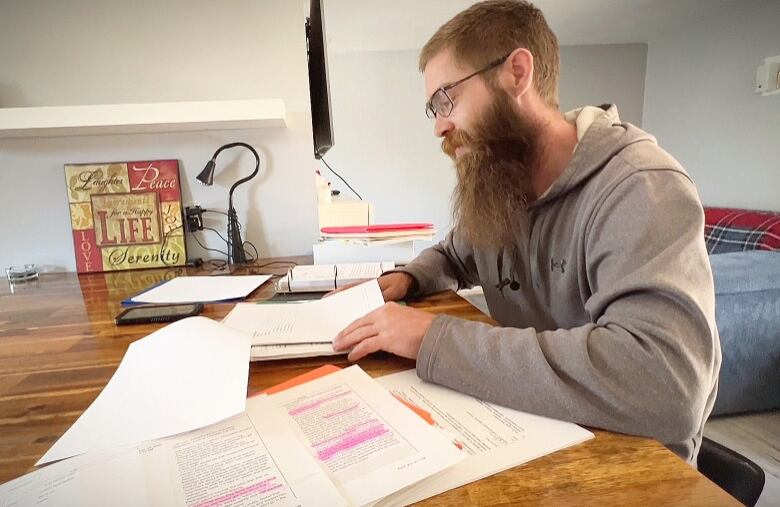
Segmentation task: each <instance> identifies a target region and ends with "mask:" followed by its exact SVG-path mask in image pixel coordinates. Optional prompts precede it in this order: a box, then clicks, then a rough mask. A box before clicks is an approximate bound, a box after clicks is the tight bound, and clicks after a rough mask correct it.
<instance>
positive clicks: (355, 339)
mask: <svg viewBox="0 0 780 507" xmlns="http://www.w3.org/2000/svg"><path fill="white" fill-rule="evenodd" d="M377 334H379V332H378V331H377V329H376V327H374V326H373V325H371V324H367V325H365V326H362V327H359V328H357V329H355V330H354V331H352V332H350V333H348V334H344V335H341V337H340V338H338V339H336V340H333V350H347V349H351V348H352V347H354V346H355V345H357V344H359V343H360V342H362V341H364V340H365V339H367V338H370V337H372V336H376V335H377Z"/></svg>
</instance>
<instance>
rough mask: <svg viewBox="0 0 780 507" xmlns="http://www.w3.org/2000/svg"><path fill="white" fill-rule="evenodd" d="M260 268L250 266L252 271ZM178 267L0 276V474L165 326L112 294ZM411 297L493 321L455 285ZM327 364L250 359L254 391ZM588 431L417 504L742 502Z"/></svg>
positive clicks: (50, 435)
mask: <svg viewBox="0 0 780 507" xmlns="http://www.w3.org/2000/svg"><path fill="white" fill-rule="evenodd" d="M276 267H279V266H276ZM270 268H273V266H268V267H267V268H266V270H267V269H270ZM266 270H263V269H260V268H249V270H248V272H267V271H266ZM281 271H284V270H283V269H282V270H281ZM243 272H247V270H244V271H243ZM185 273H186V272H185V270H184V269H166V270H145V271H135V272H120V273H110V274H90V275H80V276H77V275H75V274H73V273H66V274H46V275H42V276H41V277H40V279H39V280H38V281H36V282H31V283H27V284H22V285H16V286H14V287H13V288H12V287H10V286H9V285H8V284H7V283H5V282H2V283H0V483H2V482H5V481H8V480H10V479H13V478H15V477H18V476H20V475H22V474H24V473H26V472H28V471H30V469H31V467H32V466H33V464H34V463H35V461H37V460H38V459H39V458H40V457H41V456H42V455H43V454H44V452H45V451H46V450H47V449H48V448H49V447H50V446H51V445H52V444H53V443H54V442H55V441H56V440H57V438H59V437H60V436H61V435H62V434H63V433H64V432H65V431H66V430H67V429H68V428H69V427H70V425H71V424H73V422H74V421H75V420H76V419H77V418H78V416H79V415H80V414H81V413H82V412H83V411H84V410H85V409H86V408H87V407H88V406H89V405H90V404H91V403H92V401H94V399H95V398H96V397H97V395H98V393H100V391H101V389H103V387H104V386H105V385H106V383H107V382H108V380H109V378H110V377H111V375H112V374H113V373H114V371H115V370H116V368H117V366H118V365H119V362H120V361H121V359H122V356H123V355H124V353H125V351H126V350H127V346H128V345H129V344H130V343H131V342H133V341H134V340H137V339H139V338H142V337H143V336H146V335H147V334H149V333H151V332H152V331H154V330H155V329H158V328H159V327H160V325H151V324H150V325H135V326H122V327H117V326H115V325H114V316H115V315H116V314H117V313H119V311H120V310H121V307H120V304H119V301H121V300H122V299H123V298H125V297H127V296H130V295H133V294H135V293H137V292H139V291H140V290H142V289H144V288H146V287H148V286H149V285H151V284H152V283H155V282H157V281H160V280H162V279H169V278H173V277H175V276H178V275H181V274H185ZM12 289H13V290H12ZM271 295H272V288H271V286H270V284H266V285H265V286H263V287H261V288H260V289H259V290H258V291H256V292H255V293H254V294H253V295H252V296H251V298H250V299H251V300H263V299H266V298H268V297H270V296H271ZM410 304H411V305H412V306H415V307H418V308H422V309H425V310H426V311H431V312H436V313H449V314H454V315H457V316H460V317H463V318H467V319H474V320H482V321H485V322H491V321H490V319H489V318H488V317H487V316H485V315H484V314H482V313H481V312H480V311H479V310H478V309H476V308H475V307H474V306H472V305H471V304H469V303H468V302H467V301H466V300H464V299H462V298H461V297H459V296H458V295H456V294H455V293H453V292H447V293H442V294H438V295H435V296H432V297H428V298H425V299H423V300H419V301H414V302H410ZM230 308H231V305H229V304H210V305H206V308H205V313H204V315H206V316H208V317H214V318H220V317H223V316H224V315H226V314H227V312H228V311H229V310H230ZM328 362H330V363H334V364H337V365H339V366H347V362H346V360H345V359H344V358H343V356H338V357H331V358H311V359H295V360H283V361H275V362H263V363H252V364H251V366H250V378H249V393H250V394H251V393H254V392H256V391H259V390H261V389H264V388H266V387H269V386H271V385H274V384H276V383H278V382H281V381H283V380H287V379H288V378H290V377H293V376H295V375H298V374H301V373H304V372H306V371H307V370H310V369H312V368H315V367H317V366H320V365H322V364H325V363H328ZM359 364H360V366H361V367H362V368H363V369H364V370H366V371H367V372H368V373H369V374H371V375H373V376H380V375H384V374H387V373H391V372H395V371H400V370H403V369H407V368H412V367H414V363H413V362H412V361H408V360H404V359H400V358H397V357H394V356H391V355H388V354H376V355H374V356H372V357H369V358H367V359H365V360H362V361H360V363H359ZM594 433H595V434H596V438H595V439H592V440H590V441H588V442H585V443H583V444H580V445H577V446H575V447H571V448H569V449H566V450H564V451H560V452H557V453H554V454H552V455H549V456H545V457H543V458H540V459H537V460H535V461H532V462H531V463H527V464H525V465H522V466H519V467H516V468H513V469H511V470H507V471H505V472H503V473H500V474H497V475H494V476H492V477H489V478H487V479H483V480H481V481H478V482H475V483H472V484H469V485H467V486H464V487H461V488H458V489H456V490H453V491H449V492H447V493H444V494H442V495H439V496H436V497H434V498H431V499H429V500H427V501H426V502H424V504H425V505H498V504H503V505H518V504H522V505H555V506H560V505H620V506H627V505H642V506H643V507H644V506H648V505H653V506H655V505H718V506H722V505H739V504H738V503H737V502H736V500H734V499H733V498H731V497H730V496H729V495H728V494H726V493H725V492H724V491H722V490H721V489H719V488H718V487H717V486H716V485H715V484H713V483H712V482H710V481H709V480H708V479H707V478H705V477H704V476H703V475H701V474H699V473H698V472H697V471H696V470H694V469H693V468H691V467H690V466H689V465H687V464H686V463H684V462H683V461H682V460H680V459H679V458H678V457H677V456H675V455H674V454H673V453H671V452H670V451H669V450H667V449H666V448H665V447H663V446H662V445H660V444H659V443H658V442H655V441H653V440H649V439H646V438H637V437H630V436H626V435H620V434H616V433H611V432H607V431H599V430H594Z"/></svg>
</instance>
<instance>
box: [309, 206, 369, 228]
mask: <svg viewBox="0 0 780 507" xmlns="http://www.w3.org/2000/svg"><path fill="white" fill-rule="evenodd" d="M317 211H318V215H319V219H320V230H321V229H322V228H323V227H339V226H345V225H372V224H373V223H374V206H373V205H372V204H371V203H370V202H366V201H341V200H334V201H332V202H328V203H321V204H320V205H319V208H318V210H317Z"/></svg>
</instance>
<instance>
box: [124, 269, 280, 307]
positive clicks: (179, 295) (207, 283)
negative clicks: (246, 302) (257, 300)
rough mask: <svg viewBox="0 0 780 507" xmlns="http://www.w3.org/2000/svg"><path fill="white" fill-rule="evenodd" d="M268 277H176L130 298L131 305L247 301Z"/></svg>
mask: <svg viewBox="0 0 780 507" xmlns="http://www.w3.org/2000/svg"><path fill="white" fill-rule="evenodd" d="M269 278H271V276H270V275H243V276H236V275H229V276H228V275H225V276H179V277H176V278H174V279H173V280H170V281H167V282H165V283H163V284H161V285H158V286H157V287H154V288H152V289H149V290H148V291H146V292H143V293H141V294H139V295H137V296H135V297H133V298H131V301H132V302H133V303H155V304H166V303H207V302H213V301H229V300H232V299H242V298H245V297H247V296H248V295H249V294H251V293H252V291H254V290H255V289H257V288H258V287H260V286H261V285H262V284H263V283H265V282H266V281H267V280H268V279H269Z"/></svg>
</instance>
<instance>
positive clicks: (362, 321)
mask: <svg viewBox="0 0 780 507" xmlns="http://www.w3.org/2000/svg"><path fill="white" fill-rule="evenodd" d="M369 315H371V314H370V313H368V314H366V315H364V316H362V317H360V318H359V319H355V320H353V321H352V323H351V324H350V325H348V326H347V327H345V328H344V329H342V330H341V332H340V333H339V334H337V335H336V337H335V338H334V339H333V341H334V342H336V341H339V340H340V339H341V338H343V337H345V336H347V335H348V334H349V333H351V332H353V331H355V330H356V329H359V328H361V327H363V326H367V325H368V324H369V323H370V322H372V320H371V319H370V318H369Z"/></svg>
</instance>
